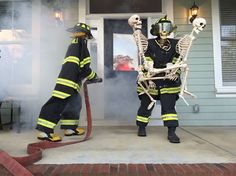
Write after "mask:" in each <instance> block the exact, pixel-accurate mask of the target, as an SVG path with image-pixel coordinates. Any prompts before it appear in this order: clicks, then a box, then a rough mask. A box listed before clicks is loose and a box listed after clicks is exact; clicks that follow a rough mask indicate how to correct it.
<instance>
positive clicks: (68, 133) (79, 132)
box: [64, 127, 85, 136]
mask: <svg viewBox="0 0 236 176" xmlns="http://www.w3.org/2000/svg"><path fill="white" fill-rule="evenodd" d="M84 133H85V130H84V129H83V128H79V127H78V128H76V129H74V130H72V129H66V130H64V135H65V136H74V135H83V134H84Z"/></svg>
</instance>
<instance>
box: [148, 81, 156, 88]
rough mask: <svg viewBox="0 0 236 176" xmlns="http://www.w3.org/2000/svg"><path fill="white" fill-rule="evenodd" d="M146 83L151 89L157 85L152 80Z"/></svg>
mask: <svg viewBox="0 0 236 176" xmlns="http://www.w3.org/2000/svg"><path fill="white" fill-rule="evenodd" d="M148 84H149V88H151V89H155V88H156V87H157V86H156V84H155V83H154V82H153V81H148Z"/></svg>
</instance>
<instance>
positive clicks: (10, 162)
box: [0, 79, 102, 176]
mask: <svg viewBox="0 0 236 176" xmlns="http://www.w3.org/2000/svg"><path fill="white" fill-rule="evenodd" d="M101 81H102V80H101V79H99V80H97V81H94V82H89V81H85V82H84V84H83V89H84V99H85V105H86V114H87V129H86V134H85V137H84V138H83V139H82V140H78V141H70V142H56V143H55V142H49V141H41V142H36V143H31V144H28V146H27V153H28V154H29V155H28V156H23V157H11V156H9V155H8V154H7V153H5V152H4V151H0V165H3V166H4V167H5V168H6V169H7V170H8V171H9V172H10V173H11V174H13V175H14V176H18V175H24V176H31V175H32V174H31V173H30V172H29V171H28V170H27V169H26V168H24V166H28V165H31V164H33V163H35V162H37V161H39V160H41V159H42V151H43V150H45V149H48V148H56V147H61V146H65V145H70V144H76V143H79V142H83V141H86V140H88V139H89V138H90V135H91V132H92V115H91V109H90V102H89V96H88V87H87V84H89V83H95V82H101Z"/></svg>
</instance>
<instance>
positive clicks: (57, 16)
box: [54, 9, 63, 25]
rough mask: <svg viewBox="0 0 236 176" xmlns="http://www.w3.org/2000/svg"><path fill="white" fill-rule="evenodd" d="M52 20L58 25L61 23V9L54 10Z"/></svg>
mask: <svg viewBox="0 0 236 176" xmlns="http://www.w3.org/2000/svg"><path fill="white" fill-rule="evenodd" d="M54 18H55V20H56V23H57V24H58V25H60V24H62V23H63V13H62V10H61V9H54Z"/></svg>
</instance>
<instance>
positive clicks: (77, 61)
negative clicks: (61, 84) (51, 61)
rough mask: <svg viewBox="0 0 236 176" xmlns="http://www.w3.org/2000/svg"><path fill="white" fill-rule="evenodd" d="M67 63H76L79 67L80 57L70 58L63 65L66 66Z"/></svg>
mask: <svg viewBox="0 0 236 176" xmlns="http://www.w3.org/2000/svg"><path fill="white" fill-rule="evenodd" d="M66 62H73V63H76V64H77V65H79V62H80V60H79V58H78V57H75V56H68V57H66V58H65V59H64V61H63V64H65V63H66Z"/></svg>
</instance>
